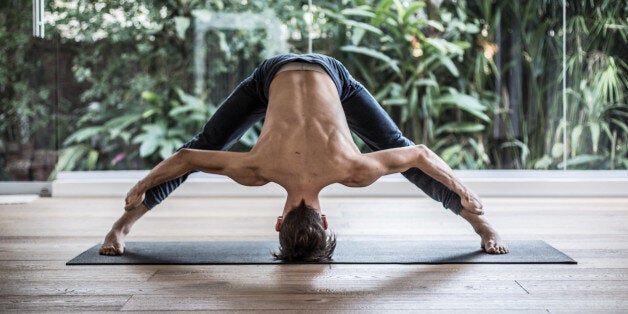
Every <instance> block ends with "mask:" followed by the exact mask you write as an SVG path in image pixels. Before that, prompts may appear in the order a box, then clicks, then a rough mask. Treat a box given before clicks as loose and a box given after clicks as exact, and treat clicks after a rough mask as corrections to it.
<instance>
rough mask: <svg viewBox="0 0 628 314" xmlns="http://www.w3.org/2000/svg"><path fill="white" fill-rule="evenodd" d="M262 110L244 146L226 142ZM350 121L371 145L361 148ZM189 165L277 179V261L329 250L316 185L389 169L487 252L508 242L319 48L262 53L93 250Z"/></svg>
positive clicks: (112, 250) (111, 241)
mask: <svg viewBox="0 0 628 314" xmlns="http://www.w3.org/2000/svg"><path fill="white" fill-rule="evenodd" d="M263 117H265V122H264V126H263V128H262V131H261V133H260V136H259V139H258V141H257V143H256V144H255V146H254V147H253V148H252V149H251V151H250V152H247V153H235V152H227V151H225V150H228V149H229V148H230V147H231V146H232V145H233V144H234V143H235V142H236V141H237V140H238V139H239V138H240V137H241V136H242V134H243V133H244V132H245V131H246V130H247V129H248V128H250V127H251V126H252V125H253V124H255V123H256V122H257V121H259V120H260V119H261V118H263ZM350 130H351V131H353V132H355V134H356V135H358V136H359V137H360V138H362V139H363V140H364V142H365V143H366V144H367V145H368V146H369V147H370V148H371V149H372V150H373V151H374V152H372V153H368V154H361V153H360V151H359V150H358V148H357V147H356V145H355V144H354V142H353V140H352V138H351V134H350ZM192 171H203V172H208V173H216V174H222V175H226V176H229V177H230V178H231V179H233V180H234V181H236V182H238V183H240V184H242V185H247V186H260V185H264V184H266V183H268V182H275V183H277V184H279V185H280V186H282V187H283V188H284V189H285V190H286V191H287V193H288V196H287V199H286V203H285V206H284V208H283V213H282V215H281V216H280V217H279V218H278V219H277V223H276V226H275V229H276V230H277V231H279V243H280V249H279V250H280V251H279V252H278V253H276V254H275V257H276V258H278V259H281V260H284V261H294V260H300V261H325V260H328V259H330V258H331V256H332V254H333V250H334V247H335V238H334V237H328V236H327V235H326V232H325V230H326V229H327V220H326V218H325V215H322V214H321V207H320V203H319V200H318V194H319V192H320V191H321V190H322V189H323V188H324V187H326V186H328V185H330V184H332V183H340V184H344V185H346V186H350V187H363V186H367V185H370V184H371V183H373V182H374V181H376V180H377V179H378V178H380V177H381V176H383V175H386V174H390V173H397V172H402V174H403V175H404V176H405V177H406V178H408V179H409V180H410V181H411V182H412V183H414V184H415V185H417V186H418V187H419V188H421V189H422V190H423V191H424V192H425V193H426V194H427V195H429V196H430V197H432V198H433V199H435V200H437V201H440V202H442V203H443V206H445V207H446V208H449V209H451V210H452V211H453V212H454V213H456V214H459V215H460V216H462V217H463V218H464V219H466V220H467V221H468V222H469V223H470V224H471V225H472V226H473V228H474V229H475V231H476V233H478V234H479V235H480V237H481V247H482V248H483V249H484V250H485V251H486V252H487V253H491V254H503V253H507V252H508V249H507V247H506V245H505V244H504V243H502V241H501V239H500V237H499V235H498V234H497V233H496V232H495V230H494V229H493V228H491V226H490V225H489V223H488V222H487V221H486V220H485V219H484V218H483V216H481V215H482V214H483V209H482V203H481V202H480V199H479V198H478V197H477V196H476V195H475V194H474V193H473V192H472V191H470V190H469V189H468V188H467V187H465V186H464V185H463V184H462V182H460V180H458V179H457V178H456V177H455V176H454V175H453V173H452V170H451V169H450V168H449V167H448V166H447V164H446V163H445V162H444V161H443V160H442V159H440V158H439V157H438V156H437V155H436V154H434V153H433V152H432V151H430V150H429V149H428V148H427V147H425V146H424V145H415V144H414V143H412V142H411V141H410V140H408V139H407V138H405V137H404V136H403V135H402V134H401V132H400V131H399V129H398V128H397V126H396V125H395V124H394V123H393V121H392V120H391V119H390V117H389V116H388V115H387V114H386V112H385V111H384V110H383V109H382V108H381V106H379V104H378V103H377V102H376V101H375V99H374V98H373V97H372V96H371V95H370V94H369V92H368V91H367V90H366V89H365V88H364V87H363V86H362V85H361V84H360V83H358V82H357V81H356V80H354V79H353V78H352V77H351V75H350V74H349V73H348V71H347V70H346V68H345V67H344V66H343V65H342V64H341V63H340V62H338V61H337V60H335V59H333V58H330V57H327V56H323V55H319V54H307V55H295V54H285V55H278V56H275V57H272V58H270V59H267V60H265V61H264V62H262V63H261V64H260V65H259V67H258V68H257V69H256V70H255V71H254V73H253V74H252V75H251V76H249V77H248V78H247V79H245V80H244V81H243V82H242V83H240V85H238V87H236V89H235V90H234V91H233V92H232V94H231V95H230V96H229V97H228V98H227V99H226V100H225V101H224V102H223V104H222V105H221V106H220V108H219V109H218V110H217V111H216V113H215V114H214V115H213V116H212V118H211V119H210V120H209V121H208V122H207V124H206V125H205V126H204V128H203V131H202V132H200V133H199V134H198V135H197V136H195V137H194V139H192V140H191V141H190V142H188V143H187V144H185V145H184V147H183V148H182V149H180V150H179V151H177V152H176V153H175V154H173V155H172V156H171V157H169V158H168V159H166V160H164V161H162V162H161V163H160V164H158V165H157V166H156V167H155V168H154V169H153V170H151V171H150V173H149V174H148V175H147V176H146V177H145V178H144V179H142V180H140V181H139V182H138V183H137V184H136V185H135V186H134V187H133V188H132V189H131V190H130V191H129V193H128V194H127V197H126V199H125V201H126V205H125V210H126V212H125V213H124V214H123V215H122V217H120V219H119V220H118V221H116V222H115V223H114V225H113V227H112V229H111V231H110V232H109V233H108V234H107V236H106V237H105V241H104V244H103V245H102V247H101V248H100V254H104V255H119V254H122V253H123V251H124V242H123V240H124V237H125V236H126V235H127V234H128V232H129V230H130V228H131V226H132V225H133V223H134V222H135V221H137V219H139V218H140V217H141V216H142V215H144V214H145V213H146V212H147V211H148V210H150V209H151V208H152V207H154V206H155V205H157V204H159V203H160V202H161V201H162V200H163V199H165V198H166V197H167V196H168V194H170V193H171V192H172V191H173V190H174V189H175V188H176V187H177V186H179V185H180V184H181V183H182V182H183V181H184V180H185V179H186V178H187V175H188V174H189V173H190V172H192Z"/></svg>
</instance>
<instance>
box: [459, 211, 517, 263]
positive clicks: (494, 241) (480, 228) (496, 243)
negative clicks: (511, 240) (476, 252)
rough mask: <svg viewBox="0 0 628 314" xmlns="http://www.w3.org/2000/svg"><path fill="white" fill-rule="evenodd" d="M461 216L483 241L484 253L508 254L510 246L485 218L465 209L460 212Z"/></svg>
mask: <svg viewBox="0 0 628 314" xmlns="http://www.w3.org/2000/svg"><path fill="white" fill-rule="evenodd" d="M460 216H462V217H463V218H464V219H466V220H467V221H468V222H469V223H470V224H471V226H472V227H473V229H474V230H475V232H476V233H477V234H478V235H479V236H480V238H481V239H482V240H481V242H480V247H482V250H484V252H486V253H489V254H506V253H508V246H506V244H505V243H504V241H503V240H502V239H501V237H500V236H499V234H497V231H495V229H493V227H491V225H490V224H489V223H488V221H487V220H486V218H484V216H480V215H477V214H474V213H471V212H469V211H467V210H466V209H463V210H462V211H461V212H460Z"/></svg>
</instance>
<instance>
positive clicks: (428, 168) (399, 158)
mask: <svg viewBox="0 0 628 314" xmlns="http://www.w3.org/2000/svg"><path fill="white" fill-rule="evenodd" d="M364 157H365V158H366V159H365V160H366V161H365V162H366V163H367V164H366V165H365V166H364V167H363V168H364V171H365V172H366V176H365V177H369V179H368V180H367V181H369V180H371V179H372V181H371V183H372V182H373V181H375V180H377V178H379V177H381V176H383V175H387V174H391V173H398V172H404V171H406V170H408V169H410V168H419V169H421V170H422V171H423V172H425V173H426V174H427V175H429V176H430V177H432V178H434V179H435V180H436V181H438V182H440V183H442V184H444V185H445V186H446V187H448V188H449V189H450V190H452V191H454V192H455V193H456V194H458V195H459V196H460V200H461V203H462V206H463V207H464V208H465V209H467V210H469V211H471V212H473V213H476V214H482V213H483V211H482V203H481V202H480V199H479V197H478V196H477V195H475V193H473V191H471V190H470V189H468V188H467V187H466V186H465V185H464V184H463V183H462V182H461V181H460V180H459V179H458V178H456V176H454V173H453V170H451V168H450V167H449V166H448V165H447V163H445V161H444V160H442V159H441V158H440V157H439V156H438V155H436V154H435V153H434V152H432V151H431V150H430V149H429V148H427V146H425V145H416V146H408V147H402V148H394V149H387V150H381V151H377V152H373V153H368V154H364Z"/></svg>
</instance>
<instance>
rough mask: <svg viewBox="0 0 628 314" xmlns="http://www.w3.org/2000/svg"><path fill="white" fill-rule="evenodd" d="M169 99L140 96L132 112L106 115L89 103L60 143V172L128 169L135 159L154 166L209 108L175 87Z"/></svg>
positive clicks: (196, 128) (107, 112)
mask: <svg viewBox="0 0 628 314" xmlns="http://www.w3.org/2000/svg"><path fill="white" fill-rule="evenodd" d="M173 93H174V94H175V95H176V97H174V98H173V99H171V100H169V101H166V100H164V99H163V98H162V97H161V96H159V95H157V94H155V93H153V92H150V91H144V92H142V94H141V95H142V97H141V99H142V101H141V103H140V104H137V105H136V106H135V107H134V108H135V109H134V110H129V108H125V109H124V110H118V111H110V110H102V108H100V107H99V106H98V105H93V106H92V108H90V110H89V111H88V114H87V115H85V116H84V117H83V119H82V120H81V122H80V123H82V124H83V125H85V127H83V128H80V129H78V130H77V131H76V132H74V133H73V134H71V135H70V136H69V137H68V138H66V140H65V141H64V143H63V144H64V146H65V148H64V150H63V152H62V154H61V156H60V158H59V162H58V163H57V171H61V170H74V169H85V170H96V169H98V170H106V169H120V168H122V169H128V168H130V167H133V166H136V165H134V163H136V164H137V163H140V160H138V158H140V159H148V160H149V161H151V162H159V161H160V160H162V159H165V158H167V157H168V156H170V155H171V154H172V153H173V152H174V151H175V150H176V149H177V148H179V147H180V146H182V145H183V144H184V143H185V142H187V141H188V140H189V139H190V138H191V137H192V136H193V135H194V134H196V133H197V132H198V131H199V130H200V129H201V128H202V126H203V124H204V123H205V122H206V121H207V119H208V117H209V116H210V115H211V114H212V113H213V112H214V111H215V108H216V107H215V106H214V105H212V104H208V103H205V102H203V101H202V100H200V99H198V98H196V97H193V96H191V95H188V94H186V93H184V92H183V91H182V90H181V89H178V88H175V89H174V91H173Z"/></svg>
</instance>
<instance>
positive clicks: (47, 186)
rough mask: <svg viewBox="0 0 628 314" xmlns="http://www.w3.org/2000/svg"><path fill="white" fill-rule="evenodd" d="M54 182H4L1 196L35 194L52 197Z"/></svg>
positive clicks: (1, 183)
mask: <svg viewBox="0 0 628 314" xmlns="http://www.w3.org/2000/svg"><path fill="white" fill-rule="evenodd" d="M51 190H52V182H49V181H3V182H0V195H16V194H34V195H39V196H50V193H51V192H50V191H51Z"/></svg>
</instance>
